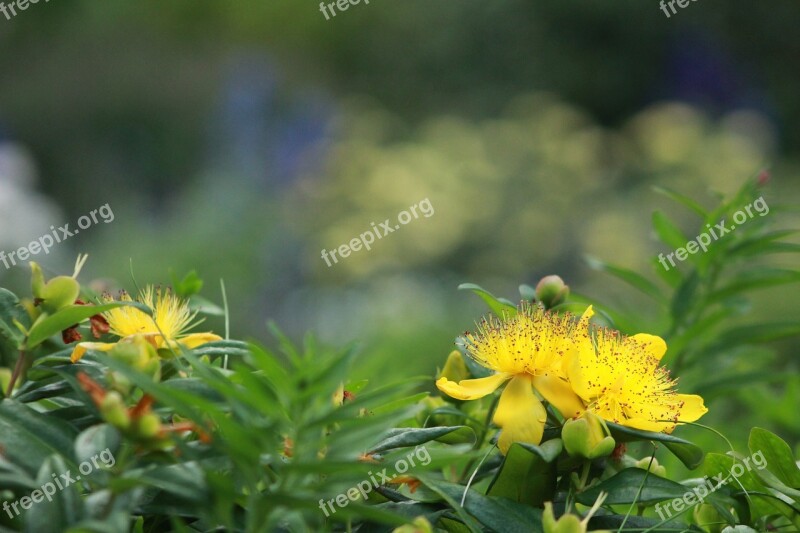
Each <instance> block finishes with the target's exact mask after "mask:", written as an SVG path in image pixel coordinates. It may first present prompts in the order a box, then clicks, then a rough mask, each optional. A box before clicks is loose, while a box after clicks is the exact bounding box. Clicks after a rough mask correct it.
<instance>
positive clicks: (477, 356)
mask: <svg viewBox="0 0 800 533" xmlns="http://www.w3.org/2000/svg"><path fill="white" fill-rule="evenodd" d="M574 328H575V324H574V320H573V317H572V316H571V315H569V314H566V315H557V314H555V313H552V312H549V311H545V310H543V309H542V308H540V307H538V306H537V307H534V306H531V305H529V304H523V305H522V306H520V308H519V309H518V312H517V314H516V315H515V316H514V317H512V318H508V317H504V320H500V319H498V318H495V317H491V318H489V319H484V320H483V321H482V322H481V323H480V324H479V325H478V331H477V334H475V335H473V334H470V333H467V334H466V335H465V339H466V342H465V344H464V348H465V349H466V351H467V353H468V354H469V355H470V357H472V358H473V359H474V360H475V361H477V362H478V363H479V364H480V365H482V366H484V367H486V368H489V369H491V370H494V371H495V374H494V375H491V376H489V377H485V378H480V379H465V380H461V381H459V382H458V383H456V382H454V381H450V380H448V379H447V378H446V377H442V378H440V379H439V380H438V381H437V382H436V386H437V387H438V388H439V390H441V391H442V392H444V393H445V394H447V395H449V396H451V397H453V398H456V399H459V400H475V399H478V398H482V397H484V396H486V395H488V394H491V393H492V392H494V391H495V390H497V389H498V388H499V387H500V386H501V385H503V384H504V383H505V382H506V381H509V383H508V385H507V386H506V388H505V390H503V393H502V394H501V396H500V401H499V402H498V405H497V409H496V411H495V413H494V419H493V420H494V423H495V424H497V425H498V426H500V427H501V428H503V431H502V433H501V435H500V439H499V440H498V446H499V448H500V451H501V452H503V453H504V454H505V453H506V452H507V451H508V448H509V447H510V446H511V444H512V443H513V442H527V443H533V444H539V442H541V440H542V434H543V432H544V423H545V420H546V418H547V412H546V411H545V408H544V406H543V405H542V402H541V401H540V399H539V397H538V396H537V394H536V392H534V389H536V391H538V393H539V394H540V395H541V396H542V397H543V398H544V399H545V400H547V401H548V402H550V403H551V404H552V405H553V406H554V407H555V408H556V409H558V410H559V411H560V412H561V414H562V415H563V416H564V417H573V416H578V415H580V414H581V413H583V411H584V408H583V404H582V403H581V401H580V399H579V398H578V397H577V396H576V394H575V393H574V392H573V391H572V388H571V387H570V385H569V383H568V381H567V379H566V375H565V373H564V361H565V358H569V357H570V356H571V352H572V350H574V343H573V342H572V341H571V336H572V331H573V329H574Z"/></svg>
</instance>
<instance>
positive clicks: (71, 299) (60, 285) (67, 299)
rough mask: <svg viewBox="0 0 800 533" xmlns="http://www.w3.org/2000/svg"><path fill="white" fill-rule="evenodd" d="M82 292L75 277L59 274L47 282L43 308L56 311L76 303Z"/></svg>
mask: <svg viewBox="0 0 800 533" xmlns="http://www.w3.org/2000/svg"><path fill="white" fill-rule="evenodd" d="M80 293H81V285H80V283H78V282H77V281H76V280H75V279H73V278H70V277H67V276H58V277H55V278H53V279H51V280H50V281H48V282H47V284H45V286H44V291H43V292H42V295H43V296H42V300H43V302H42V308H43V309H44V310H45V311H46V312H48V313H55V312H56V311H58V310H59V309H62V308H64V307H66V306H68V305H72V304H74V303H75V300H77V299H78V295H80Z"/></svg>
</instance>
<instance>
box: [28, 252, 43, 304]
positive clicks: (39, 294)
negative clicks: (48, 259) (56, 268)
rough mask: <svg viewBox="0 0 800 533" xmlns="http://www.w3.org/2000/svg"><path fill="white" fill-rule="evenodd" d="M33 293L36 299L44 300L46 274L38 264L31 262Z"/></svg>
mask: <svg viewBox="0 0 800 533" xmlns="http://www.w3.org/2000/svg"><path fill="white" fill-rule="evenodd" d="M30 264H31V293H32V294H33V297H34V298H38V299H41V300H44V274H43V273H42V267H40V266H39V264H38V263H35V262H34V261H31V263H30Z"/></svg>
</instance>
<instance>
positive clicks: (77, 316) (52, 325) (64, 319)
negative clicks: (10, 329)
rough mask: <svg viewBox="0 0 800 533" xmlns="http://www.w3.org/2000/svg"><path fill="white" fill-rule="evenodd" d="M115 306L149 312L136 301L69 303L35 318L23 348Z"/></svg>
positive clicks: (31, 346)
mask: <svg viewBox="0 0 800 533" xmlns="http://www.w3.org/2000/svg"><path fill="white" fill-rule="evenodd" d="M117 307H135V308H136V309H139V310H140V311H142V312H143V313H146V314H148V315H150V314H151V310H150V308H149V307H147V306H146V305H144V304H141V303H138V302H113V303H107V304H103V305H70V306H67V307H64V308H63V309H60V310H59V311H58V312H56V313H54V314H52V315H50V316H47V317H44V318H40V319H39V320H37V321H36V322H35V323H34V324H33V326H31V329H30V331H29V332H28V339H27V340H26V342H25V349H26V350H32V349H33V348H35V347H37V346H38V345H40V344H41V343H43V342H44V341H46V340H47V339H49V338H50V337H52V336H53V335H56V334H58V333H61V332H62V331H64V330H65V329H67V328H69V327H71V326H74V325H75V324H79V323H81V322H83V321H84V320H86V319H87V318H90V317H92V316H94V315H96V314H98V313H104V312H106V311H110V310H112V309H116V308H117ZM42 316H44V315H42Z"/></svg>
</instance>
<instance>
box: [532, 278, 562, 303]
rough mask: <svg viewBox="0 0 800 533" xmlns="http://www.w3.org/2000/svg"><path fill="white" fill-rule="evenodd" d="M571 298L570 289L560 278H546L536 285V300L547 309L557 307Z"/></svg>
mask: <svg viewBox="0 0 800 533" xmlns="http://www.w3.org/2000/svg"><path fill="white" fill-rule="evenodd" d="M567 296H569V287H568V286H567V284H566V283H564V280H563V279H561V278H560V277H559V276H545V277H543V278H542V279H541V280H539V283H538V284H537V285H536V299H537V300H538V301H540V302H541V303H542V305H544V306H545V307H546V308H547V309H550V308H552V307H555V306H557V305H558V304H560V303H562V302H563V301H564V300H566V299H567Z"/></svg>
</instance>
